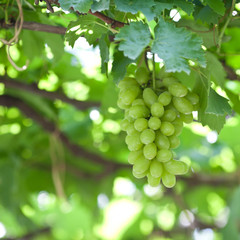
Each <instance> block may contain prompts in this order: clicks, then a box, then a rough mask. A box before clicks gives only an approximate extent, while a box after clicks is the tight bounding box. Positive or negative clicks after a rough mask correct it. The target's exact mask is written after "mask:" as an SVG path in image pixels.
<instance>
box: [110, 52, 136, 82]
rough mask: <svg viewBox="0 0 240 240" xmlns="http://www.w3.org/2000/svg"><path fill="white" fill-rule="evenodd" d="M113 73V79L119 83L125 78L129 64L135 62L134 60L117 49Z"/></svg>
mask: <svg viewBox="0 0 240 240" xmlns="http://www.w3.org/2000/svg"><path fill="white" fill-rule="evenodd" d="M113 58H114V60H113V65H112V71H111V72H112V75H113V81H114V82H115V83H116V84H117V83H118V82H119V81H120V80H121V79H123V78H124V76H125V74H126V72H127V70H126V69H127V65H129V64H130V63H132V62H133V60H131V59H129V58H127V57H125V56H124V55H123V52H120V51H117V52H115V54H114V55H113Z"/></svg>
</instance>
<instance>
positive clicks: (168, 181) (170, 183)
mask: <svg viewBox="0 0 240 240" xmlns="http://www.w3.org/2000/svg"><path fill="white" fill-rule="evenodd" d="M162 183H163V185H164V186H165V187H167V188H172V187H174V186H175V184H176V177H175V175H173V174H171V173H168V172H167V171H164V172H163V175H162Z"/></svg>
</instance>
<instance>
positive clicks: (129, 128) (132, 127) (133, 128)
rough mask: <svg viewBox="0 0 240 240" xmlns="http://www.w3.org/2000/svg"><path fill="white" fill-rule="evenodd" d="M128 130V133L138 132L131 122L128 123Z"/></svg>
mask: <svg viewBox="0 0 240 240" xmlns="http://www.w3.org/2000/svg"><path fill="white" fill-rule="evenodd" d="M126 132H127V134H128V135H132V134H133V133H136V129H135V127H134V124H133V123H130V124H129V125H128V127H127V131H126Z"/></svg>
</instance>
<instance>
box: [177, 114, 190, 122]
mask: <svg viewBox="0 0 240 240" xmlns="http://www.w3.org/2000/svg"><path fill="white" fill-rule="evenodd" d="M180 119H181V120H182V121H183V122H185V123H191V122H192V121H193V115H192V113H190V114H182V113H180Z"/></svg>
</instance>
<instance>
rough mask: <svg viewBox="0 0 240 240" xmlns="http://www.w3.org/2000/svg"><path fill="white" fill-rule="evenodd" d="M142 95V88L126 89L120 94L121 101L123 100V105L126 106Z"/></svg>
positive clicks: (132, 87)
mask: <svg viewBox="0 0 240 240" xmlns="http://www.w3.org/2000/svg"><path fill="white" fill-rule="evenodd" d="M139 93H140V88H139V87H137V86H131V87H129V88H125V89H123V90H122V91H120V93H119V99H121V101H122V103H124V104H125V105H130V104H131V103H132V102H133V100H134V99H135V98H136V97H137V96H138V94H139Z"/></svg>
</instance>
